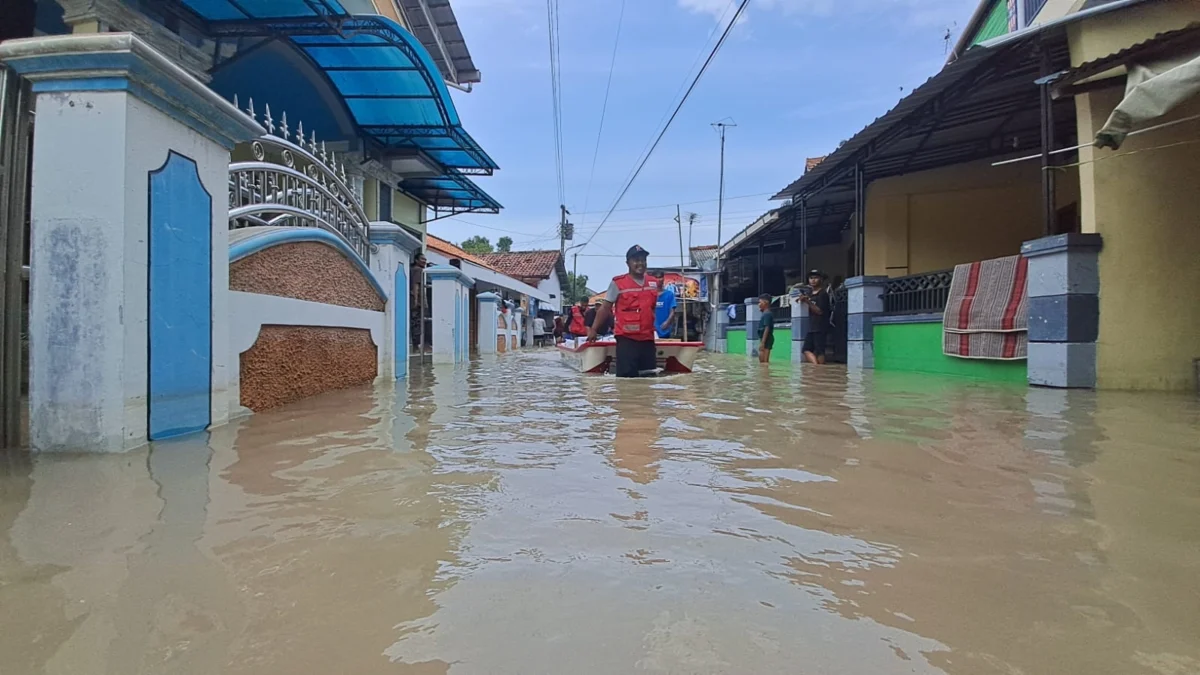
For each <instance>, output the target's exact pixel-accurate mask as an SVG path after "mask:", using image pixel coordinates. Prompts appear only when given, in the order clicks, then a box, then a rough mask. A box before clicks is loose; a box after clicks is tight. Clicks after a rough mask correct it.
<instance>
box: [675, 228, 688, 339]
mask: <svg viewBox="0 0 1200 675" xmlns="http://www.w3.org/2000/svg"><path fill="white" fill-rule="evenodd" d="M675 224H676V225H678V226H679V276H680V279H681V281H683V298H681V299H679V302H681V303H682V304H683V341H684V342H687V339H688V334H687V325H688V323H687V272H685V271H684V267H685V264H684V262H683V212H682V211H680V210H679V205H678V204H676V205H675Z"/></svg>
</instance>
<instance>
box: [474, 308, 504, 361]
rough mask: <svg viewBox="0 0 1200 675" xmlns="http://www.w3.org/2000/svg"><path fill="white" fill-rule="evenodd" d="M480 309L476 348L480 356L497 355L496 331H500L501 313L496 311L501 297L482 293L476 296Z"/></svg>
mask: <svg viewBox="0 0 1200 675" xmlns="http://www.w3.org/2000/svg"><path fill="white" fill-rule="evenodd" d="M475 301H476V303H477V306H478V308H479V312H478V314H479V334H478V343H477V344H476V348H477V349H478V350H479V353H480V354H495V353H496V331H497V330H498V323H499V321H498V319H499V312H498V311H497V309H496V305H497V303H499V302H500V296H499V295H496V294H495V293H480V294H479V295H477V296H475Z"/></svg>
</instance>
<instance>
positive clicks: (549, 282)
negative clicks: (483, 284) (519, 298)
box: [482, 251, 567, 312]
mask: <svg viewBox="0 0 1200 675" xmlns="http://www.w3.org/2000/svg"><path fill="white" fill-rule="evenodd" d="M482 258H483V260H484V261H485V262H486V263H487V264H489V265H491V266H492V267H494V268H496V269H497V270H499V271H501V272H503V273H504V274H507V275H508V276H510V277H513V278H514V279H520V280H521V281H523V282H525V283H527V284H529V285H530V286H533V287H534V288H536V289H538V290H539V291H541V292H542V293H544V294H545V295H547V296H548V297H549V301H548V302H547V303H544V304H542V308H543V309H548V310H551V311H554V312H561V311H562V299H563V289H565V288H567V266H566V263H565V262H564V261H563V256H562V253H560V252H558V251H511V252H509V253H488V254H487V255H484V256H482Z"/></svg>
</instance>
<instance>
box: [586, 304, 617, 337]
mask: <svg viewBox="0 0 1200 675" xmlns="http://www.w3.org/2000/svg"><path fill="white" fill-rule="evenodd" d="M610 316H612V303H611V302H609V301H608V300H601V301H600V309H598V310H596V319H595V320H594V321H592V325H590V326H588V334H587V339H588V342H595V341H596V329H597V328H599V327H600V326H603V325H604V324H606V323H608V318H609V317H610Z"/></svg>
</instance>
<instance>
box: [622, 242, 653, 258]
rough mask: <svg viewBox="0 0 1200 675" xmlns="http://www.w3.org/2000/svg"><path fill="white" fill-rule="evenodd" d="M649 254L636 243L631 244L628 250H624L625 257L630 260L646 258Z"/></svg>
mask: <svg viewBox="0 0 1200 675" xmlns="http://www.w3.org/2000/svg"><path fill="white" fill-rule="evenodd" d="M649 255H650V252H649V251H647V250H646V249H644V248H642V247H641V246H638V245H637V244H634V245H633V246H631V247H629V250H628V251H626V252H625V259H626V260H632V259H634V258H646V257H649Z"/></svg>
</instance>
